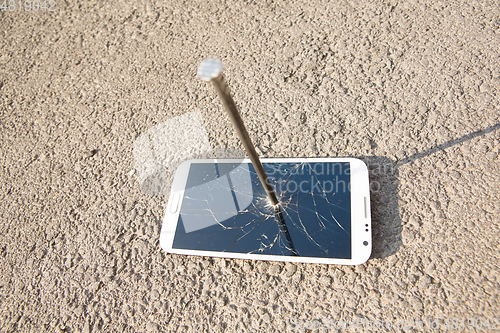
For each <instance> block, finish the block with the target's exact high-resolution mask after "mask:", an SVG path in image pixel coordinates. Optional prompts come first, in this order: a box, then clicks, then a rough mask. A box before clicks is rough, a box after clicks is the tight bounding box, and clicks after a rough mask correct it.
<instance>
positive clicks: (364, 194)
mask: <svg viewBox="0 0 500 333" xmlns="http://www.w3.org/2000/svg"><path fill="white" fill-rule="evenodd" d="M261 161H262V163H263V164H264V163H304V162H310V163H318V162H320V163H321V162H349V163H350V174H351V237H352V238H351V240H352V241H351V246H352V247H351V254H352V258H351V259H336V258H312V257H295V256H276V255H263V254H247V253H232V252H214V251H201V250H185V249H177V248H172V245H173V240H174V235H175V230H176V228H177V222H178V220H179V212H180V208H181V206H182V199H183V197H184V189H185V186H186V182H187V178H188V174H189V170H190V168H191V164H193V163H251V162H250V160H249V159H204V160H189V161H186V162H184V163H182V164H181V165H180V166H179V167H178V168H177V171H176V173H175V176H174V180H173V182H172V188H171V191H170V196H169V199H168V203H167V207H166V209H165V217H164V219H163V226H162V229H161V234H160V246H161V247H162V249H163V250H165V251H166V252H168V253H175V254H184V255H197V256H208V257H220V258H235V259H251V260H270V261H287V262H302V263H318V264H337V265H359V264H362V263H364V262H366V261H367V260H368V259H369V258H370V255H371V251H372V233H371V229H372V228H371V216H370V187H369V180H368V168H367V166H366V164H365V163H364V162H363V161H361V160H359V159H356V158H262V159H261ZM366 225H368V227H367V226H366ZM364 242H368V245H364Z"/></svg>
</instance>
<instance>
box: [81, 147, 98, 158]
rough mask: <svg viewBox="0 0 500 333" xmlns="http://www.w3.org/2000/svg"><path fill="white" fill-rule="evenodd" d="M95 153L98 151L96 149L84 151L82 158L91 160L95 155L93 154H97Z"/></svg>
mask: <svg viewBox="0 0 500 333" xmlns="http://www.w3.org/2000/svg"><path fill="white" fill-rule="evenodd" d="M97 151H98V150H97V149H93V150H88V151H86V152H85V153H84V154H83V156H84V157H85V158H91V157H94V155H95V154H97Z"/></svg>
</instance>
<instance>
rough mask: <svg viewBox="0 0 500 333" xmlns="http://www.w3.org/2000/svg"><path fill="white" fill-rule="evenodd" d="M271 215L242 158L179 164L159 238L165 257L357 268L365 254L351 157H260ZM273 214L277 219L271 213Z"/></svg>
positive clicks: (358, 164) (363, 208)
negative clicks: (273, 199) (270, 192)
mask: <svg viewBox="0 0 500 333" xmlns="http://www.w3.org/2000/svg"><path fill="white" fill-rule="evenodd" d="M261 162H262V165H263V166H264V170H265V171H266V173H267V175H268V178H269V181H270V183H271V185H272V186H273V188H274V190H275V192H276V195H277V197H278V200H279V202H280V210H281V214H276V213H275V211H274V209H273V207H272V206H271V204H270V201H269V199H268V197H267V194H266V192H265V191H264V188H263V186H262V184H261V183H260V180H259V178H258V176H257V174H256V172H255V169H254V168H253V166H252V164H251V162H250V160H248V159H239V160H236V159H213V160H190V161H186V162H184V163H183V164H181V165H180V166H179V168H178V169H177V171H176V173H175V176H174V180H173V183H172V188H171V192H170V197H169V200H168V203H167V208H166V212H165V218H164V220H163V226H162V230H161V235H160V245H161V247H162V248H163V249H164V250H165V251H167V252H169V253H177V254H185V255H200V256H212V257H223V258H240V259H257V260H274V261H290V262H304V263H324V264H342V265H358V264H362V263H364V262H365V261H366V260H368V258H369V257H370V255H371V249H372V239H371V218H370V190H369V183H368V169H367V167H366V165H365V163H364V162H363V161H361V160H359V159H355V158H269V159H261ZM278 215H279V216H278Z"/></svg>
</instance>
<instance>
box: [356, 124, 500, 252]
mask: <svg viewBox="0 0 500 333" xmlns="http://www.w3.org/2000/svg"><path fill="white" fill-rule="evenodd" d="M499 129H500V123H497V124H495V125H493V126H490V127H487V128H485V129H482V130H479V131H476V132H472V133H469V134H467V135H464V136H462V137H459V138H457V139H454V140H450V141H447V142H445V143H442V144H440V145H437V146H435V147H433V148H430V149H428V150H425V151H422V152H418V153H416V154H413V155H411V156H409V157H407V158H404V159H402V160H399V161H395V160H392V159H390V158H387V157H382V156H358V157H356V158H359V159H360V160H362V161H364V162H365V163H366V165H367V166H368V172H369V177H370V206H371V217H372V255H371V258H386V257H389V256H391V255H393V254H395V253H396V252H397V251H398V249H399V248H400V246H401V244H402V232H403V222H402V220H401V217H400V207H399V199H400V198H399V194H398V190H399V171H398V169H399V167H401V166H402V165H405V164H407V163H412V162H413V161H415V160H417V159H420V158H423V157H426V156H429V155H432V154H434V153H436V152H439V151H444V150H445V149H446V148H449V147H451V146H454V145H458V144H461V143H463V142H465V141H468V140H471V139H474V138H476V137H480V136H483V135H485V134H488V133H490V132H494V131H496V130H499Z"/></svg>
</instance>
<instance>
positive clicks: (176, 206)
mask: <svg viewBox="0 0 500 333" xmlns="http://www.w3.org/2000/svg"><path fill="white" fill-rule="evenodd" d="M180 198H181V195H180V194H179V193H175V194H174V195H173V196H172V203H171V204H170V213H172V214H174V213H177V209H179V199H180Z"/></svg>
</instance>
